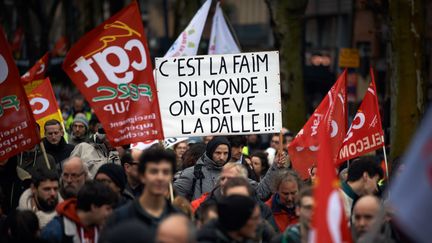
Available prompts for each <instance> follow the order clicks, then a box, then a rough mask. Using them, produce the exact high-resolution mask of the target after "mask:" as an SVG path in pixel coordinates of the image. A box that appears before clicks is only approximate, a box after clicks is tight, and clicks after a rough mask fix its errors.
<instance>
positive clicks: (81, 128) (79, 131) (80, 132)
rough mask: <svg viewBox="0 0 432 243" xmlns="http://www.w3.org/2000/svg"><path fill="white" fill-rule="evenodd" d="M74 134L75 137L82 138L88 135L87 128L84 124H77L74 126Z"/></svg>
mask: <svg viewBox="0 0 432 243" xmlns="http://www.w3.org/2000/svg"><path fill="white" fill-rule="evenodd" d="M72 134H73V135H74V136H75V137H82V136H84V135H85V134H86V127H85V125H84V123H82V122H75V123H74V124H72Z"/></svg>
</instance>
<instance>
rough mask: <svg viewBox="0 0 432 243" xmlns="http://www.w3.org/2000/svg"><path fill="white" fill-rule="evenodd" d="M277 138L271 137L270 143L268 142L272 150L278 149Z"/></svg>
mask: <svg viewBox="0 0 432 243" xmlns="http://www.w3.org/2000/svg"><path fill="white" fill-rule="evenodd" d="M279 143H280V142H279V136H273V137H272V139H271V141H270V147H272V148H274V149H276V150H277V149H279Z"/></svg>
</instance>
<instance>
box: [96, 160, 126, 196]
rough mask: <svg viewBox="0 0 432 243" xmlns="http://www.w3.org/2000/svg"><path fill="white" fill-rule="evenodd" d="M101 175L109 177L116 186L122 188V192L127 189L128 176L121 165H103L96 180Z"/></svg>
mask: <svg viewBox="0 0 432 243" xmlns="http://www.w3.org/2000/svg"><path fill="white" fill-rule="evenodd" d="M100 173H103V174H105V175H107V176H108V177H109V178H110V179H111V180H112V181H113V182H114V184H116V186H118V187H119V188H120V191H123V190H124V188H125V187H126V183H127V180H126V174H125V172H124V170H123V168H122V167H121V166H120V165H116V164H112V163H109V164H103V165H102V166H101V167H99V169H98V171H97V172H96V175H95V178H96V176H97V175H98V174H100Z"/></svg>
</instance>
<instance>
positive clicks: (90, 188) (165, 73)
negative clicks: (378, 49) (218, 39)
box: [0, 1, 432, 243]
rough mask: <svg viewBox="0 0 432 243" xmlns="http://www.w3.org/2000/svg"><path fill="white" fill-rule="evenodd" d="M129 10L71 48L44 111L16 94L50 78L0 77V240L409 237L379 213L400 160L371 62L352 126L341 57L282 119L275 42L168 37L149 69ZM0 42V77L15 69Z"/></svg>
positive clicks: (386, 212) (393, 191)
mask: <svg viewBox="0 0 432 243" xmlns="http://www.w3.org/2000/svg"><path fill="white" fill-rule="evenodd" d="M209 2H211V1H206V3H204V5H203V7H202V8H201V9H200V10H199V12H198V13H197V15H199V14H204V13H205V14H206V15H207V12H208V8H209V4H210V3H209ZM218 7H219V6H218ZM205 9H207V11H205ZM136 15H138V16H139V10H138V8H137V6H136V3H135V2H133V3H132V4H131V5H129V6H128V7H126V8H125V10H122V12H121V13H119V14H117V15H114V16H113V17H112V19H111V18H110V19H108V20H107V22H106V23H105V24H107V25H106V26H102V27H101V26H100V27H98V28H97V29H95V30H93V31H91V32H90V33H89V35H88V36H85V37H83V40H80V41H79V42H78V43H77V44H76V45H75V46H74V47H72V48H71V50H70V52H69V54H68V56H67V57H66V59H65V61H64V64H63V69H64V70H65V72H66V73H67V74H68V75H69V77H70V78H71V80H72V81H73V82H74V83H75V85H76V86H77V88H78V90H80V93H82V95H81V94H79V93H78V92H76V94H75V95H73V97H71V96H70V95H63V96H60V97H59V95H58V94H57V97H59V98H57V101H56V102H51V104H52V103H55V104H59V105H60V108H59V107H55V108H54V110H53V112H52V113H50V114H48V115H47V116H44V117H42V116H41V115H40V113H38V110H36V111H35V108H33V104H34V102H32V101H27V96H28V99H30V100H31V99H33V98H34V97H35V96H31V95H29V94H28V92H35V91H34V90H36V89H37V88H34V87H36V86H37V85H47V86H44V87H45V88H42V90H41V91H38V92H40V93H43V91H47V90H48V91H50V90H52V88H51V86H50V84H49V79H47V78H46V77H36V76H35V75H39V74H40V73H39V72H38V73H35V72H34V71H33V72H32V70H30V71H29V75H25V76H26V77H24V76H23V78H21V80H22V82H23V83H22V85H21V84H20V86H19V87H21V88H20V89H19V90H18V89H17V90H18V91H15V89H12V88H11V89H9V88H4V89H3V87H2V89H0V90H2V92H3V90H6V91H7V92H9V90H12V91H10V92H16V93H14V94H15V95H16V97H18V98H19V99H21V100H20V101H21V102H18V103H17V104H15V103H14V101H13V99H14V98H10V99H9V103H7V102H8V101H5V102H3V101H2V102H3V103H2V104H4V106H3V107H1V114H0V119H2V120H1V128H2V131H1V133H0V142H1V143H0V231H1V232H0V242H47V243H60V242H74V243H78V242H82V243H84V242H91V243H97V242H101V243H116V242H132V243H133V242H157V243H174V242H175V243H193V242H219V243H231V242H232V243H240V242H256V243H259V242H269V243H270V242H271V243H276V242H277V243H285V242H286V243H289V242H295V243H303V242H417V241H415V240H413V238H412V236H411V235H409V234H408V233H407V232H406V231H405V230H404V229H405V228H404V225H406V224H400V223H399V222H398V221H397V220H396V218H395V215H396V214H398V210H400V207H398V206H397V205H398V204H397V203H396V204H392V202H393V203H394V202H395V198H396V202H397V198H398V197H400V192H399V191H400V189H399V188H403V187H402V186H401V187H396V186H395V187H392V186H391V185H392V184H391V183H389V182H390V181H392V182H393V181H395V180H397V181H399V177H401V174H402V173H403V172H405V170H407V169H406V168H405V166H400V165H402V159H399V158H398V159H395V160H393V161H389V162H391V163H389V162H388V161H387V158H386V151H385V150H384V151H382V148H383V147H384V146H385V142H384V140H383V139H384V133H383V130H382V126H381V120H380V115H379V108H378V101H377V97H376V93H377V90H376V87H375V81H374V76H373V70H371V82H370V86H369V89H368V91H369V92H367V94H366V95H365V97H364V99H363V102H362V104H361V106H360V108H359V112H358V113H357V115H356V116H355V117H354V119H353V125H352V127H348V125H347V123H346V121H345V119H346V117H347V116H346V113H345V112H346V111H345V109H344V107H345V105H346V103H344V100H346V91H345V90H346V71H344V72H343V73H342V74H341V75H340V76H339V78H338V79H337V80H336V82H335V84H334V86H333V87H332V89H331V90H330V91H329V95H328V96H325V97H324V99H323V101H322V102H321V104H320V105H319V106H318V107H317V108H316V110H315V112H314V114H313V115H312V116H311V117H310V119H309V120H308V121H307V122H306V124H305V125H304V127H303V129H302V130H301V131H300V132H299V133H298V134H296V133H294V132H293V131H290V130H289V128H285V127H282V125H281V109H280V103H281V102H280V86H279V85H278V82H279V81H278V80H277V79H275V78H274V77H276V76H277V77H279V62H278V61H279V56H278V54H277V53H276V52H257V53H252V54H250V53H246V54H241V53H238V54H226V55H223V56H216V55H215V56H211V55H209V56H198V57H191V58H190V59H187V57H186V54H187V53H186V54H184V53H183V54H182V52H184V51H185V49H184V48H185V47H181V45H180V44H179V43H177V42H176V43H177V44H178V45H177V46H176V45H173V48H171V49H170V50H169V51H168V53H167V55H166V56H165V57H164V58H159V59H157V60H156V64H155V70H154V71H153V68H152V67H151V65H150V63H151V61H150V57H149V55H148V50H147V45H146V40H145V36H144V35H143V34H142V33H144V31H143V30H142V26H140V24H137V22H139V21H135V22H133V18H134V16H136ZM120 20H121V21H120ZM114 21H115V24H111V23H114ZM192 21H194V20H192ZM107 26H108V27H107ZM112 26H115V28H119V29H120V30H122V31H125V30H126V31H128V33H129V35H126V36H127V38H125V39H121V38H119V39H116V38H115V37H113V36H115V35H113V34H112V33H111V32H109V31H112V29H110V28H111V27H112ZM98 31H99V32H98ZM104 31H107V32H104ZM185 32H187V29H186V30H185ZM201 32H202V27H201ZM101 33H102V34H101ZM105 33H108V34H112V35H111V36H109V37H110V38H111V39H110V41H107V39H104V38H105V37H106V36H108V34H105ZM113 33H116V34H118V33H117V32H113ZM0 34H1V35H2V36H0V39H2V38H4V37H3V33H2V32H0ZM103 35H106V36H103ZM95 36H97V38H99V37H100V36H103V37H101V38H100V39H97V38H96V37H95ZM128 38H129V39H128ZM179 38H180V37H179ZM113 39H114V40H113ZM2 41H3V40H2ZM99 41H100V42H99ZM180 41H181V39H180ZM225 41H227V40H225ZM102 42H103V43H104V44H105V45H107V43H108V45H111V44H110V43H115V45H116V46H110V47H108V48H106V49H103V48H105V47H106V46H105V47H102V49H101V48H99V47H100V43H102ZM0 44H1V45H2V46H3V42H2V43H0ZM84 46H86V47H85V48H84ZM119 46H120V47H119ZM98 48H99V49H98ZM182 48H183V49H182ZM0 49H1V52H0V57H1V59H0V61H2V62H4V63H6V69H1V70H6V71H8V70H9V71H8V72H6V76H5V77H3V76H1V75H0V78H1V79H0V86H1V85H15V84H13V83H16V82H15V81H17V80H14V82H12V81H11V76H12V75H15V76H16V77H18V76H17V72H16V71H14V67H13V65H12V64H11V63H13V62H10V61H8V60H9V59H8V58H7V55H8V54H7V52H6V51H5V50H6V49H2V48H0ZM237 52H239V50H237ZM77 53H78V54H77ZM131 53H132V54H131ZM234 53H236V52H234ZM195 54H196V50H195ZM211 54H218V53H215V52H213V53H211ZM110 55H117V57H118V59H119V60H118V62H119V63H120V64H121V65H120V64H119V66H117V67H114V66H112V64H111V63H110V61H108V60H109V58H108V56H110ZM177 57H179V58H177ZM10 59H12V58H10ZM4 60H6V61H4ZM43 61H44V60H43V59H41V61H40V62H39V63H43ZM182 62H183V64H184V65H183V66H182ZM186 63H187V65H186ZM91 64H92V65H91ZM96 64H97V65H96ZM1 65H4V64H2V63H1V62H0V68H3V66H1ZM129 65H130V67H129ZM126 66H127V68H124V67H126ZM39 68H40V66H36V67H35V68H34V69H36V70H37V69H39ZM15 73H16V74H15ZM153 73H154V74H153ZM102 74H103V75H102ZM8 75H9V76H8ZM134 75H135V76H134ZM153 75H155V76H153ZM240 75H244V77H243V76H240ZM248 75H249V76H248ZM185 76H188V77H191V80H194V81H193V82H191V81H189V80H188V79H186V81H185V79H184V77H185ZM29 77H30V78H29ZM192 78H194V79H192ZM17 79H19V77H18V78H17ZM29 79H30V80H29ZM41 80H44V81H43V82H42V81H41ZM154 80H156V81H154ZM175 80H179V81H175ZM39 81H40V82H39ZM3 82H4V83H3ZM155 82H157V89H158V90H157V91H156V88H155ZM215 82H216V83H217V84H215ZM29 83H31V84H32V85H33V86H32V87H33V88H34V90H31V88H29V89H28V87H29V86H27V85H29ZM174 86H175V87H176V88H177V89H174V88H173V87H174ZM8 87H9V86H8ZM10 87H12V86H10ZM14 87H15V86H14ZM46 87H48V88H46ZM24 90H25V93H24ZM161 90H169V92H168V93H162V91H161ZM210 91H211V92H210ZM19 92H22V93H23V94H24V96H19V94H20V93H19ZM50 92H51V94H47V95H44V96H42V97H44V98H46V99H48V97H49V95H53V93H54V92H53V91H50ZM48 93H49V92H48ZM56 93H57V92H56ZM26 94H27V96H26ZM2 96H3V93H2ZM5 97H6V98H8V97H12V96H6V93H5ZM16 97H15V99H16ZM65 97H67V99H66V98H65ZM54 99H56V98H54ZM13 105H16V106H17V107H18V108H15V110H13V108H11V106H13ZM30 108H32V109H33V113H32V109H30ZM46 110H49V109H46ZM25 112H28V113H25ZM17 114H24V115H17ZM26 114H30V115H26ZM31 114H34V117H33V115H31ZM3 115H4V116H3ZM37 115H39V116H37ZM47 117H48V118H47ZM317 117H318V118H317ZM431 119H432V118H430V114H429V120H431ZM36 122H37V123H36ZM362 122H363V123H367V124H368V125H370V124H374V125H373V127H372V128H371V126H372V125H370V126H369V128H368V129H369V130H368V131H366V130H364V129H363V125H362V124H363V123H362ZM375 125H376V126H375ZM36 131H37V132H36ZM429 133H430V132H429ZM13 134H20V135H19V136H18V135H17V136H15V137H14V135H13ZM423 134H426V133H423ZM425 136H426V135H425ZM428 136H430V134H429V135H428ZM429 141H430V138H429ZM425 144H426V142H425ZM429 145H430V142H429ZM318 147H319V149H318ZM429 148H430V146H429ZM416 154H421V153H420V152H417V153H414V155H413V156H416ZM429 155H430V152H429ZM408 157H409V156H408ZM406 160H407V161H408V159H406ZM411 160H414V159H411ZM404 162H405V161H404ZM408 162H412V161H408ZM388 164H391V167H389V166H388ZM404 165H405V164H404ZM405 177H407V176H405ZM401 181H402V180H401ZM400 183H402V182H400ZM389 188H390V189H389ZM405 192H406V191H404V193H405ZM392 196H393V198H392ZM419 242H421V241H419Z"/></svg>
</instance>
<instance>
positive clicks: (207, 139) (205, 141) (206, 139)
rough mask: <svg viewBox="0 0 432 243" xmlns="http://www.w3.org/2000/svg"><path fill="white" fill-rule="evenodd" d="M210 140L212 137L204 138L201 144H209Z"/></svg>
mask: <svg viewBox="0 0 432 243" xmlns="http://www.w3.org/2000/svg"><path fill="white" fill-rule="evenodd" d="M212 139H213V136H205V137H204V139H203V142H204V143H205V144H207V143H208V142H210V140H212Z"/></svg>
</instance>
